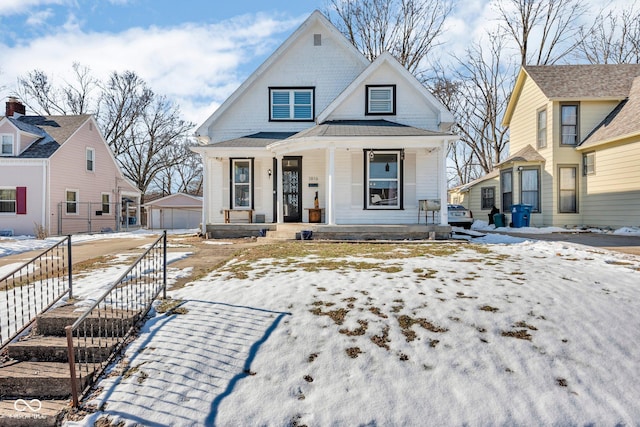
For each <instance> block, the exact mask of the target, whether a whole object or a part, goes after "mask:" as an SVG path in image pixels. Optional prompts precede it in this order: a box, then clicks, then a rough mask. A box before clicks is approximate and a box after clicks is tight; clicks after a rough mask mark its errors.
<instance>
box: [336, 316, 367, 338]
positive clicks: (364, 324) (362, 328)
mask: <svg viewBox="0 0 640 427" xmlns="http://www.w3.org/2000/svg"><path fill="white" fill-rule="evenodd" d="M358 324H360V327H359V328H356V329H353V330H351V329H347V328H344V329H340V330H339V331H338V332H340V333H341V334H345V335H348V336H360V335H364V334H365V332H367V328H368V327H369V322H367V321H366V320H358Z"/></svg>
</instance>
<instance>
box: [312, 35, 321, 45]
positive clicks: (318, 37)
mask: <svg viewBox="0 0 640 427" xmlns="http://www.w3.org/2000/svg"><path fill="white" fill-rule="evenodd" d="M313 45H314V46H322V34H314V35H313Z"/></svg>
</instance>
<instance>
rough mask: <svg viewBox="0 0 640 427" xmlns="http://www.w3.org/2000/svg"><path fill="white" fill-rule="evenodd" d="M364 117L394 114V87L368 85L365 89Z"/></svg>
mask: <svg viewBox="0 0 640 427" xmlns="http://www.w3.org/2000/svg"><path fill="white" fill-rule="evenodd" d="M366 104H367V105H366V108H367V111H366V113H365V114H366V115H385V114H386V115H388V114H395V113H396V86H395V85H386V86H379V85H369V86H367V87H366Z"/></svg>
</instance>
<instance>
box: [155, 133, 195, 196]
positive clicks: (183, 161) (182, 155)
mask: <svg viewBox="0 0 640 427" xmlns="http://www.w3.org/2000/svg"><path fill="white" fill-rule="evenodd" d="M196 145H198V144H197V142H195V141H193V140H191V139H189V138H185V139H184V140H183V141H182V142H180V143H177V144H174V145H173V146H172V148H171V150H172V151H174V154H173V156H174V157H175V158H178V159H180V161H178V162H177V163H176V164H175V165H173V166H172V167H170V168H166V169H164V170H162V171H161V172H160V173H158V175H157V176H156V178H155V179H154V182H153V187H154V188H158V189H159V190H160V191H161V192H162V194H172V193H176V192H177V193H188V194H197V195H200V194H202V179H203V178H202V173H203V171H202V161H201V158H200V155H199V154H197V153H194V152H193V151H191V150H190V149H189V147H192V146H196Z"/></svg>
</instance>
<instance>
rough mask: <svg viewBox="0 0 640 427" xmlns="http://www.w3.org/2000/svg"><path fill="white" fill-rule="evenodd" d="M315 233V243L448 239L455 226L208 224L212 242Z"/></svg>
mask: <svg viewBox="0 0 640 427" xmlns="http://www.w3.org/2000/svg"><path fill="white" fill-rule="evenodd" d="M303 230H304V231H307V230H308V231H311V232H312V237H311V238H312V239H313V240H446V239H448V238H449V237H450V236H451V226H450V225H448V224H446V225H440V224H426V225H425V224H406V225H396V224H394V225H389V224H363V225H357V224H346V225H328V224H310V223H282V224H269V223H267V224H265V223H262V224H256V223H253V224H207V233H206V237H207V238H208V239H232V238H243V237H266V238H271V239H282V240H294V239H300V238H301V234H302V231H303Z"/></svg>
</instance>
